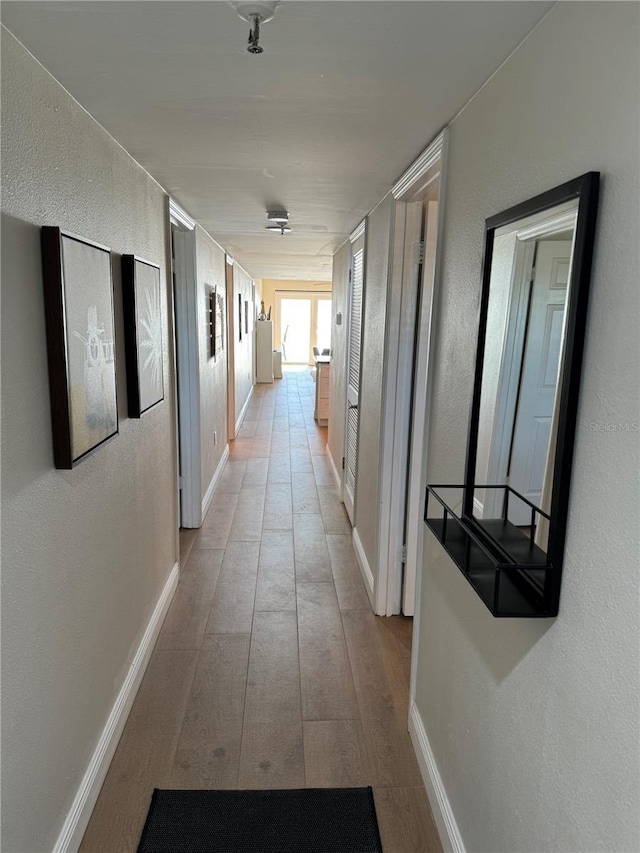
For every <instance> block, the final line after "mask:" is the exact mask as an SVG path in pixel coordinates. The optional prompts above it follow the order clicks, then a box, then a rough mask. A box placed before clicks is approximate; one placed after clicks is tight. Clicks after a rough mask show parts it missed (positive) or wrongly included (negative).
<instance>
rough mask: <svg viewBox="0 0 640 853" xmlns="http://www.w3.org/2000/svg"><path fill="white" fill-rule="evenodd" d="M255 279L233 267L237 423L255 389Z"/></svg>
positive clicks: (230, 306)
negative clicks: (246, 310)
mask: <svg viewBox="0 0 640 853" xmlns="http://www.w3.org/2000/svg"><path fill="white" fill-rule="evenodd" d="M252 285H253V279H252V278H251V277H250V276H249V275H248V273H246V272H245V271H244V270H243V269H242V267H240V266H238V264H234V265H233V305H229V306H228V309H227V310H229V311H233V317H234V323H233V329H234V340H233V347H234V371H235V397H236V401H235V405H236V413H235V414H236V422H237V421H238V418H239V417H240V415H241V414H242V410H243V408H244V405H245V403H246V402H247V398H248V397H249V394H250V393H251V389H252V387H253V327H254V326H255V309H254V305H253V293H252ZM238 295H241V296H242V340H240V339H239V334H238V321H239V316H238ZM247 300H248V302H249V331H248V333H247V331H246V328H245V322H244V321H245V315H244V303H245V301H247Z"/></svg>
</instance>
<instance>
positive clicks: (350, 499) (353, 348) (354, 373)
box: [344, 236, 364, 524]
mask: <svg viewBox="0 0 640 853" xmlns="http://www.w3.org/2000/svg"><path fill="white" fill-rule="evenodd" d="M351 258H352V260H351V271H350V284H349V348H348V352H347V424H346V432H345V436H346V440H345V457H344V468H345V472H344V474H345V476H344V505H345V508H346V510H347V513H348V515H349V518H350V519H351V524H354V523H355V514H354V505H355V495H356V480H357V471H356V465H357V459H358V403H359V395H360V345H361V338H362V288H363V282H364V236H362V237H359V238H358V239H357V240H356V241H355V243H354V244H353V248H352V253H351Z"/></svg>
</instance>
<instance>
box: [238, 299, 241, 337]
mask: <svg viewBox="0 0 640 853" xmlns="http://www.w3.org/2000/svg"><path fill="white" fill-rule="evenodd" d="M238 340H239V341H242V294H241V293H239V294H238Z"/></svg>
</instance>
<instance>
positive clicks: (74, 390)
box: [62, 236, 118, 459]
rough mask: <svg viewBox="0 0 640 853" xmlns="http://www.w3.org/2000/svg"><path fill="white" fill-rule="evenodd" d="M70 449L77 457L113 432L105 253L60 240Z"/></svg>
mask: <svg viewBox="0 0 640 853" xmlns="http://www.w3.org/2000/svg"><path fill="white" fill-rule="evenodd" d="M62 259H63V271H64V306H65V315H66V326H67V347H68V374H69V375H68V381H69V403H70V408H71V449H72V456H73V458H74V459H78V458H79V457H80V456H82V455H83V454H85V453H87V452H88V451H89V450H91V449H92V448H93V447H95V446H96V445H97V444H100V442H102V441H104V440H105V439H107V438H109V437H110V436H111V435H113V434H114V433H116V432H117V431H118V410H117V402H116V373H115V352H114V337H115V335H114V328H113V301H112V283H111V261H110V255H109V252H107V251H104V250H102V249H99V248H96V247H95V246H91V245H89V244H87V243H83V242H81V241H80V240H76V239H73V238H72V237H68V236H63V238H62Z"/></svg>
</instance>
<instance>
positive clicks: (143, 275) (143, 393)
mask: <svg viewBox="0 0 640 853" xmlns="http://www.w3.org/2000/svg"><path fill="white" fill-rule="evenodd" d="M122 308H123V313H124V344H125V353H126V366H127V402H128V408H129V417H130V418H140V417H141V416H142V415H143V414H144V413H145V412H148V411H149V410H150V409H152V408H153V407H154V406H157V405H158V404H159V403H161V402H162V401H163V400H164V364H163V361H164V356H163V342H162V289H161V284H160V266H159V265H158V264H154V263H152V262H151V261H146V260H144V258H140V257H138V256H137V255H123V256H122Z"/></svg>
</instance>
